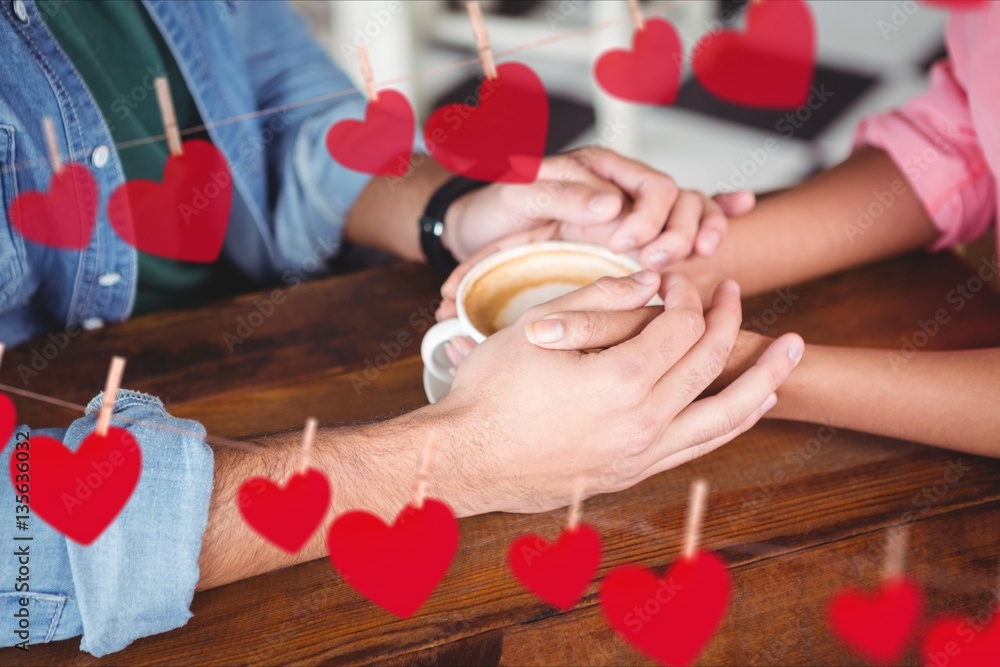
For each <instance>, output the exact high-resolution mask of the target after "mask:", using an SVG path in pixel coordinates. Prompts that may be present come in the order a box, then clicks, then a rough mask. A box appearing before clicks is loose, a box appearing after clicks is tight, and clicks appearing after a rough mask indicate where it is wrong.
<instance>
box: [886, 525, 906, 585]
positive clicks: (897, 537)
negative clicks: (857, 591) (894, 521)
mask: <svg viewBox="0 0 1000 667" xmlns="http://www.w3.org/2000/svg"><path fill="white" fill-rule="evenodd" d="M909 541H910V533H909V531H908V530H907V528H906V526H894V527H892V528H890V529H889V535H888V537H887V538H886V546H885V561H884V562H883V564H882V579H883V580H885V581H888V580H891V579H898V578H899V577H901V576H903V571H904V570H905V568H906V548H907V546H908V544H909Z"/></svg>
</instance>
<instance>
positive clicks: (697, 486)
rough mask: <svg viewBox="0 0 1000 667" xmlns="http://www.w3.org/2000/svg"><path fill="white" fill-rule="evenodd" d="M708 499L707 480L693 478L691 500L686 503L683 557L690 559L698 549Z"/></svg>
mask: <svg viewBox="0 0 1000 667" xmlns="http://www.w3.org/2000/svg"><path fill="white" fill-rule="evenodd" d="M707 500H708V482H706V481H705V480H703V479H698V480H695V482H694V483H693V484H692V485H691V500H690V503H689V505H688V518H687V536H686V537H685V539H684V558H685V560H691V559H692V558H694V555H695V553H696V552H697V551H698V542H699V541H700V540H701V524H702V520H703V519H704V517H705V505H706V504H707Z"/></svg>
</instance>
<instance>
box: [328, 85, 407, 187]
mask: <svg viewBox="0 0 1000 667" xmlns="http://www.w3.org/2000/svg"><path fill="white" fill-rule="evenodd" d="M415 128H416V120H415V119H414V117H413V108H412V107H411V106H410V102H409V100H407V99H406V97H405V96H404V95H403V94H402V93H398V92H396V91H395V90H380V91H378V100H376V101H372V102H369V103H368V108H367V109H366V110H365V119H364V120H363V121H360V120H342V121H340V122H339V123H337V124H336V125H334V126H333V127H331V128H330V131H329V132H328V133H327V135H326V149H327V150H328V151H330V155H331V156H332V157H333V159H334V160H336V161H337V162H339V163H340V164H342V165H344V166H345V167H347V168H349V169H353V170H354V171H361V172H364V173H366V174H375V175H377V176H406V174H407V173H408V172H409V169H410V156H411V155H412V153H413V135H414V134H415V133H416V129H415Z"/></svg>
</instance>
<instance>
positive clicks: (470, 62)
mask: <svg viewBox="0 0 1000 667" xmlns="http://www.w3.org/2000/svg"><path fill="white" fill-rule="evenodd" d="M690 4H692V2H691V0H678V1H677V2H675V3H674V6H684V5H690ZM630 20H631V18H630V17H629V16H627V15H626V16H622V17H619V18H613V19H607V20H605V21H601V22H599V23H594V24H592V25H589V26H585V27H582V28H576V29H573V30H567V31H564V32H561V33H559V34H557V35H553V36H551V37H545V38H542V39H539V40H536V41H534V42H528V43H526V44H522V45H520V46H515V47H512V48H509V49H504V50H502V51H496V52H495V53H494V55H495V56H497V57H498V58H502V57H505V56H511V55H514V54H517V53H522V52H524V51H529V50H531V49H535V48H538V47H542V46H548V45H550V44H556V43H559V42H562V41H566V40H569V39H574V38H576V37H581V36H583V35H588V34H592V33H596V32H600V31H602V30H607V29H608V28H612V27H615V26H618V25H621V24H622V23H627V22H629V21H630ZM626 46H627V45H622V47H623V48H624V47H626ZM478 66H479V58H478V57H477V58H469V59H466V60H460V61H458V62H455V63H450V64H448V65H440V66H438V67H433V68H430V69H427V70H424V71H422V72H416V73H414V74H409V75H406V76H401V77H396V78H394V79H386V80H384V81H375V85H376V87H378V88H383V87H386V86H392V85H395V84H400V83H407V82H410V81H417V80H419V79H423V78H426V77H428V76H434V75H437V74H443V73H445V72H452V71H456V70H461V69H466V68H469V67H478ZM363 94H364V93H363V91H360V90H358V89H356V88H349V89H346V90H338V91H334V92H330V93H325V94H323V95H319V96H316V97H312V98H309V99H305V100H297V101H295V102H288V103H286V104H281V105H278V106H273V107H268V108H266V109H258V110H256V111H250V112H247V113H243V114H239V115H236V116H232V117H231V118H223V119H220V120H217V121H212V122H209V123H203V124H201V125H196V126H193V127H189V128H186V129H183V130H181V131H180V134H181V136H182V137H185V136H190V135H193V134H199V133H202V132H206V131H208V130H211V129H214V128H217V127H223V126H225V125H232V124H234V123H242V122H245V121H248V120H254V119H256V118H261V117H264V116H270V115H273V114H276V113H281V112H282V111H290V110H293V109H298V108H301V107H305V106H311V105H313V104H319V103H322V102H329V101H330V100H333V99H337V98H340V97H347V96H348V95H362V96H363ZM166 139H167V135H166V134H165V133H164V134H156V135H152V136H149V137H144V138H142V139H130V140H128V141H122V142H119V143H115V144H112V146H113V147H114V148H115V150H116V151H118V152H121V151H123V150H127V149H129V148H135V147H137V146H144V145H146V144H151V143H158V142H162V141H166ZM91 150H92V148H91V149H87V150H83V151H80V152H79V153H72V152H71V153H70V154H69V155H68V156H66V157H67V161H69V162H75V161H78V160H77V158H81V157H85V156H88V155H90V153H91ZM48 164H49V161H48V158H44V159H42V158H39V159H36V160H23V161H21V162H14V163H11V164H8V165H7V168H8V169H10V171H12V172H17V171H21V170H29V169H37V168H39V167H43V166H46V165H48Z"/></svg>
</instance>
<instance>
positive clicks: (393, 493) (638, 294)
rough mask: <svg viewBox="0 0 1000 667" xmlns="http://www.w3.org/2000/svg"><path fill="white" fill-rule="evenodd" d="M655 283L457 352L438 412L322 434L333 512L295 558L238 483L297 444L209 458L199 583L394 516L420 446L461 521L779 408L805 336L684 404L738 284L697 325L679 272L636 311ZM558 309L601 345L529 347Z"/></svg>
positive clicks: (730, 339) (563, 500)
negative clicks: (338, 520)
mask: <svg viewBox="0 0 1000 667" xmlns="http://www.w3.org/2000/svg"><path fill="white" fill-rule="evenodd" d="M659 282H660V278H659V276H658V275H657V274H656V273H654V272H651V271H645V272H642V273H640V274H637V275H635V276H632V277H630V278H620V279H611V278H608V279H603V280H600V281H598V282H597V283H594V284H593V285H590V286H589V287H586V288H584V289H582V290H578V291H576V292H573V293H571V294H568V295H566V296H564V297H562V298H560V299H556V300H554V301H551V302H549V303H546V304H543V305H541V306H537V307H535V308H532V309H531V310H529V311H528V312H526V313H525V314H524V316H523V317H522V318H521V320H520V322H519V323H518V324H517V326H513V327H509V328H507V329H505V330H503V331H500V332H498V333H496V334H494V335H493V336H490V338H488V339H487V340H486V342H484V343H483V344H482V345H480V346H479V347H478V348H476V349H475V350H474V351H473V352H472V354H470V355H469V357H468V359H466V361H465V363H463V364H462V367H461V368H460V369H459V371H458V373H457V375H456V378H455V383H454V385H453V387H452V391H451V393H449V395H448V396H447V397H445V398H444V399H443V400H441V401H439V402H438V403H436V404H434V405H431V406H427V407H425V408H421V409H420V410H416V411H414V412H411V413H409V414H406V415H403V416H400V417H397V418H395V419H391V420H387V421H384V422H376V423H373V424H365V425H358V426H349V427H342V428H332V429H323V430H322V431H320V433H319V434H318V435H317V440H316V446H315V451H314V458H313V460H314V465H315V466H316V467H318V468H320V469H322V470H324V471H325V472H326V473H327V475H328V476H329V478H330V482H331V485H332V486H333V488H334V489H335V490H336V491H335V493H334V497H333V507H331V509H330V512H329V513H328V515H327V517H326V519H325V521H324V527H323V529H322V530H318V531H316V535H315V537H314V538H313V539H312V540H311V541H310V543H309V544H308V545H307V546H306V548H305V549H303V551H301V552H300V553H298V554H296V555H294V556H290V555H288V554H285V553H284V552H281V551H280V550H278V549H274V548H272V547H270V546H268V545H267V544H266V543H265V542H263V540H261V539H260V537H259V536H257V535H256V534H255V533H254V531H253V530H252V529H251V528H250V527H249V526H248V525H247V524H246V522H244V521H243V520H242V519H241V518H240V516H239V511H238V509H237V505H238V494H239V489H240V486H241V485H242V483H243V481H245V480H246V479H247V478H248V477H256V476H265V477H270V478H273V479H279V478H281V477H282V476H284V475H287V472H288V465H289V461H293V460H294V458H295V452H297V451H298V448H299V437H298V435H297V434H296V435H295V436H294V437H289V436H288V435H275V436H271V437H268V438H262V439H261V440H260V444H261V445H262V446H260V447H251V446H248V448H247V449H246V450H243V449H237V448H225V449H220V450H218V451H217V452H216V461H215V464H216V465H215V473H216V478H215V485H214V487H213V490H212V504H211V508H210V512H209V524H208V528H207V529H206V531H205V538H204V541H203V546H202V554H201V580H200V581H199V583H198V587H199V589H206V588H212V587H214V586H220V585H222V584H226V583H229V582H231V581H235V580H237V579H243V578H246V577H250V576H254V575H256V574H261V573H263V572H268V571H270V570H274V569H277V568H280V567H287V566H290V565H293V564H295V563H300V562H303V561H306V560H310V559H313V558H319V557H321V556H322V555H323V554H325V553H326V539H325V536H326V531H327V527H328V526H329V523H330V522H331V521H332V520H333V518H334V517H335V516H337V515H339V514H341V513H343V512H346V511H348V510H352V509H366V510H369V511H372V512H375V513H376V514H378V515H379V516H381V517H383V518H384V519H386V520H391V519H392V518H393V517H394V516H396V513H397V512H398V511H399V510H400V508H401V507H403V506H404V505H405V504H406V502H407V501H408V500H409V498H410V490H411V488H412V483H413V479H414V475H415V471H416V467H417V462H418V460H419V457H420V453H421V452H422V451H423V449H424V447H425V444H426V442H427V441H428V439H430V440H431V441H432V442H434V443H435V445H436V446H435V450H434V467H433V472H432V479H431V493H432V494H433V495H434V496H435V497H437V498H442V499H444V500H445V501H447V502H448V503H449V504H450V505H451V506H452V508H454V509H455V511H456V512H457V514H458V515H459V516H469V515H472V514H479V513H482V512H490V511H494V510H504V511H510V512H534V511H544V510H552V509H555V508H557V507H562V506H564V505H567V504H568V503H569V502H570V500H571V498H572V496H573V491H574V486H575V482H576V479H577V478H579V477H582V478H583V479H584V481H585V483H586V487H587V493H588V495H594V494H597V493H605V492H608V491H615V490H619V489H625V488H628V487H630V486H632V485H633V484H636V483H638V482H640V481H642V480H643V479H645V478H646V477H649V476H650V475H654V474H656V473H658V472H660V471H663V470H667V469H669V468H673V467H675V466H678V465H681V464H682V463H685V462H686V461H690V460H691V459H694V458H696V457H698V456H701V455H703V454H706V453H708V452H710V451H712V450H713V449H715V448H716V447H719V446H721V445H723V444H725V443H726V442H728V441H729V440H732V439H733V438H734V437H736V436H737V435H738V434H740V433H742V432H743V431H745V430H746V429H748V428H750V427H751V426H752V425H753V424H754V423H756V421H757V420H758V419H760V417H761V415H763V414H764V413H765V412H766V411H767V410H769V409H770V408H771V407H772V406H773V405H774V404H775V401H776V397H775V395H774V392H775V390H776V389H777V388H778V386H779V385H781V383H782V382H784V380H785V379H786V378H787V377H788V374H789V373H790V372H791V370H792V368H793V367H794V366H795V365H796V363H797V362H798V358H799V356H800V355H801V351H802V339H801V338H799V337H798V336H796V335H795V334H789V335H786V336H783V337H781V338H779V339H778V340H777V341H775V342H774V343H772V344H771V345H770V346H769V347H768V348H767V350H766V351H765V352H764V353H763V354H762V355H761V356H760V358H759V359H758V360H757V361H756V363H755V364H753V365H752V366H751V367H750V368H749V370H747V371H746V372H743V373H741V374H739V376H738V377H737V378H736V379H734V380H733V382H732V383H731V384H729V385H728V386H727V387H726V388H725V389H723V390H722V391H721V392H720V393H719V394H718V395H717V396H713V397H710V398H704V399H700V400H695V399H697V397H698V396H699V395H700V394H701V393H702V392H703V391H704V390H705V388H706V387H708V386H709V385H710V384H711V383H712V381H713V379H714V378H715V377H716V376H717V375H718V374H719V373H720V371H722V369H723V366H724V365H725V362H726V360H727V359H729V358H730V356H731V355H730V351H731V349H732V348H733V344H734V341H736V340H737V333H738V332H739V326H740V317H741V314H740V300H739V290H738V288H737V287H736V285H735V283H732V282H731V281H729V282H726V283H724V284H723V285H721V286H720V288H719V290H718V291H717V292H716V294H715V298H714V300H713V308H712V310H711V311H710V312H709V313H708V315H707V316H706V315H704V314H703V312H702V304H701V301H700V300H699V299H698V296H697V294H696V292H695V289H694V287H693V285H692V284H691V283H690V281H688V280H687V279H685V278H682V277H679V276H678V277H673V278H671V279H669V280H668V283H667V285H666V290H665V293H664V297H665V299H664V302H665V305H664V307H662V308H650V309H646V310H638V311H634V309H640V308H641V306H642V305H643V304H645V303H646V302H647V301H648V300H649V298H650V297H651V296H652V295H653V294H654V293H656V292H657V288H658V286H659ZM636 312H638V313H639V316H638V318H637V316H636ZM567 313H591V314H599V313H603V314H604V315H606V316H607V317H605V318H603V319H601V320H600V322H603V324H601V325H599V326H597V327H595V328H591V329H590V330H589V331H590V334H589V335H590V336H591V338H590V339H588V340H587V341H584V342H586V343H588V347H603V348H605V349H603V350H602V351H600V352H597V353H593V354H586V353H583V352H579V351H576V350H560V349H548V350H547V349H542V348H541V347H539V346H537V345H534V344H532V343H531V342H530V341H529V340H528V336H527V335H526V328H527V327H528V326H529V325H531V324H533V323H537V322H539V321H546V318H549V319H552V318H553V316H555V319H557V320H558V319H561V318H563V317H564V314H567ZM566 322H567V325H566V326H573V328H574V329H575V328H577V327H576V325H571V323H570V322H569V320H566ZM594 322H595V323H597V322H598V320H597V319H595V320H594ZM583 329H584V330H586V327H583ZM590 343H594V344H590Z"/></svg>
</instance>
